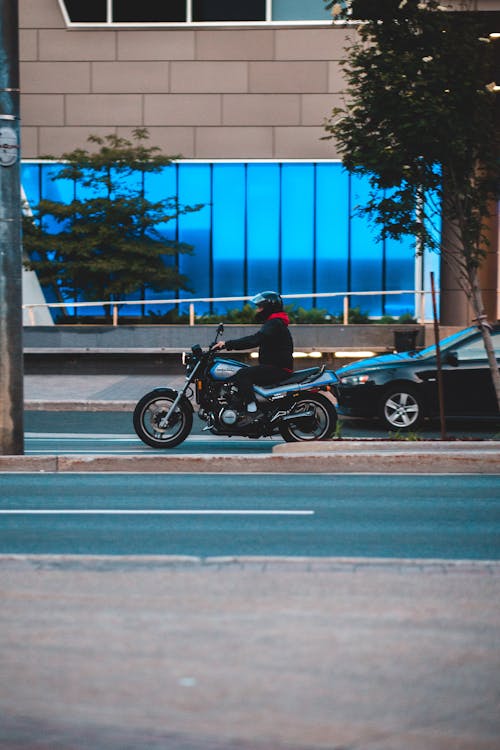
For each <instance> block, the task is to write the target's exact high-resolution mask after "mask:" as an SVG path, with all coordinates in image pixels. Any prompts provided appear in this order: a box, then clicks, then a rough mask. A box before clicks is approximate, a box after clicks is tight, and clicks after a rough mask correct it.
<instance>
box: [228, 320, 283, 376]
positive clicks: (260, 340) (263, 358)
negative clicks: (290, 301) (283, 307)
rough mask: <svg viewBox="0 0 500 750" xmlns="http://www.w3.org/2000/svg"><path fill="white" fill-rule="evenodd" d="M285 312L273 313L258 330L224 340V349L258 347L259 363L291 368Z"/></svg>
mask: <svg viewBox="0 0 500 750" xmlns="http://www.w3.org/2000/svg"><path fill="white" fill-rule="evenodd" d="M285 319H287V316H286V314H283V313H281V314H280V313H275V314H274V315H273V316H271V317H269V318H268V319H267V320H266V322H265V323H264V325H263V326H262V328H261V329H260V331H257V333H253V334H251V335H250V336H243V337H242V338H240V339H233V340H232V341H226V349H235V350H238V349H256V348H257V347H258V348H259V364H261V365H274V367H279V368H281V369H282V370H290V371H292V370H293V357H292V354H293V340H292V336H291V334H290V331H289V330H288V325H287V323H286V321H285Z"/></svg>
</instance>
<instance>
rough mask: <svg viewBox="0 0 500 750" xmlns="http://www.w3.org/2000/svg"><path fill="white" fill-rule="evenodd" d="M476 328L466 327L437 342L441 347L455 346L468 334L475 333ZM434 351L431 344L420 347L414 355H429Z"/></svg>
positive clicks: (434, 347)
mask: <svg viewBox="0 0 500 750" xmlns="http://www.w3.org/2000/svg"><path fill="white" fill-rule="evenodd" d="M477 330H478V329H477V328H476V327H475V326H472V327H471V328H466V329H465V330H464V331H458V333H454V334H452V335H451V336H447V337H446V338H445V339H441V341H440V342H439V345H440V348H441V349H449V348H451V347H453V346H456V345H457V344H459V343H460V342H461V341H463V340H464V339H467V338H469V336H470V335H471V334H472V333H477ZM435 353H436V345H435V344H433V345H432V346H427V347H426V348H425V349H421V350H420V351H419V352H415V353H413V352H412V354H414V356H416V357H429V356H432V355H434V354H435Z"/></svg>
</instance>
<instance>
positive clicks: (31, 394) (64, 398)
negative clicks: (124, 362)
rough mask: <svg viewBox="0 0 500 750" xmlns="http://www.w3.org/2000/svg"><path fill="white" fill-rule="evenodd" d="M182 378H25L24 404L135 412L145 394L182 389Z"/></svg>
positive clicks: (56, 408)
mask: <svg viewBox="0 0 500 750" xmlns="http://www.w3.org/2000/svg"><path fill="white" fill-rule="evenodd" d="M183 382H184V377H183V376H182V375H168V374H167V375H165V376H164V378H160V377H158V376H156V375H127V376H123V375H25V377H24V404H25V408H26V409H28V410H32V411H68V410H72V411H132V410H133V409H134V406H135V405H136V403H137V401H138V400H139V399H140V398H141V396H144V394H145V393H147V392H148V391H150V390H152V389H153V388H157V387H160V386H170V387H173V388H179V386H180V385H181V383H183Z"/></svg>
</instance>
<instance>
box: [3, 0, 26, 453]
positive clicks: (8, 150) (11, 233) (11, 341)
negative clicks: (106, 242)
mask: <svg viewBox="0 0 500 750" xmlns="http://www.w3.org/2000/svg"><path fill="white" fill-rule="evenodd" d="M18 38H19V23H18V0H0V454H3V455H17V454H22V453H23V452H24V433H23V409H24V396H23V341H22V337H23V318H22V250H21V198H20V195H21V181H20V147H19V142H20V139H19V133H20V123H19V42H18Z"/></svg>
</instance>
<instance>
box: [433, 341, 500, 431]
mask: <svg viewBox="0 0 500 750" xmlns="http://www.w3.org/2000/svg"><path fill="white" fill-rule="evenodd" d="M492 340H493V345H494V348H495V356H496V358H497V361H498V360H499V358H500V331H497V332H495V333H492ZM443 392H444V404H445V413H446V414H450V415H451V414H453V415H474V414H477V415H481V416H490V415H491V416H495V415H496V414H497V413H498V408H497V401H496V397H495V389H494V387H493V381H492V379H491V372H490V368H489V364H488V359H487V355H486V351H485V348H484V342H483V337H482V336H481V334H480V333H478V335H477V336H475V337H473V338H471V339H469V340H467V341H464V342H461V343H459V344H457V346H456V347H454V348H453V349H452V350H451V351H450V350H448V351H447V352H445V353H444V355H443Z"/></svg>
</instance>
